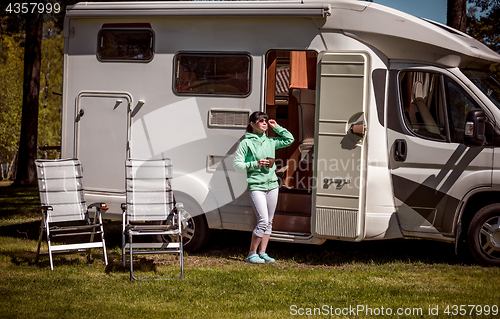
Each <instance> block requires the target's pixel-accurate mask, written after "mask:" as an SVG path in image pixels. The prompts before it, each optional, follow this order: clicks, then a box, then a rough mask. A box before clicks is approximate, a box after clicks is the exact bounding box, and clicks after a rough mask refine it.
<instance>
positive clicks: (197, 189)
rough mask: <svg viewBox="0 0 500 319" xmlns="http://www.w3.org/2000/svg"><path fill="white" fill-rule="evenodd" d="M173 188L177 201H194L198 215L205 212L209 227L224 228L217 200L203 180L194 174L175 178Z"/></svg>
mask: <svg viewBox="0 0 500 319" xmlns="http://www.w3.org/2000/svg"><path fill="white" fill-rule="evenodd" d="M173 188H174V196H175V198H176V201H178V202H181V203H182V202H183V200H184V201H186V202H191V201H193V202H194V203H195V204H196V209H197V212H198V214H196V215H201V214H204V215H205V219H206V221H207V224H208V227H209V228H217V229H221V228H222V220H221V217H220V212H219V209H218V206H217V201H216V199H215V197H214V196H213V194H212V192H211V191H210V189H209V188H208V187H206V186H205V185H204V184H203V183H202V182H200V181H199V180H197V179H196V178H194V177H192V176H183V177H182V178H177V179H175V180H174V183H173ZM194 203H192V204H194ZM193 217H195V216H193Z"/></svg>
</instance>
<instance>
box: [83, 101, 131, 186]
mask: <svg viewBox="0 0 500 319" xmlns="http://www.w3.org/2000/svg"><path fill="white" fill-rule="evenodd" d="M131 101H132V98H131V96H130V95H128V94H126V93H95V92H89V93H81V94H80V95H79V96H78V97H77V100H76V103H77V105H76V114H77V116H76V119H75V121H76V123H75V124H76V125H75V130H76V132H75V138H76V141H75V156H76V157H77V158H78V159H79V160H80V161H81V163H82V167H83V169H84V182H85V189H86V190H87V191H105V192H114V193H115V192H116V193H123V192H125V159H126V158H127V147H128V133H127V130H128V110H129V105H130V103H131Z"/></svg>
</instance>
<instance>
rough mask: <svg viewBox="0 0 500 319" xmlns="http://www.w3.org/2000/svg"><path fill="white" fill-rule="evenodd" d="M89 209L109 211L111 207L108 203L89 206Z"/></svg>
mask: <svg viewBox="0 0 500 319" xmlns="http://www.w3.org/2000/svg"><path fill="white" fill-rule="evenodd" d="M88 208H95V209H97V210H108V209H109V207H108V205H106V203H92V204H90V205H89V206H88Z"/></svg>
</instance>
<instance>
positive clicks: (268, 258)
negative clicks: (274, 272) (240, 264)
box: [260, 253, 276, 263]
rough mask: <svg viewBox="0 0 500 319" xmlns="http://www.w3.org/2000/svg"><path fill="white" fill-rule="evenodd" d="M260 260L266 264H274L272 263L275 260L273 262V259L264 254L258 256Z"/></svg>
mask: <svg viewBox="0 0 500 319" xmlns="http://www.w3.org/2000/svg"><path fill="white" fill-rule="evenodd" d="M260 258H262V259H264V261H265V262H266V263H274V262H276V260H274V258H271V257H269V255H268V254H266V253H263V254H262V255H260Z"/></svg>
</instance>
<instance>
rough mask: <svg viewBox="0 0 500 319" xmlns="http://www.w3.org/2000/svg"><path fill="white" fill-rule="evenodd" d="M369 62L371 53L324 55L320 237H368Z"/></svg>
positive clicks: (316, 229)
mask: <svg viewBox="0 0 500 319" xmlns="http://www.w3.org/2000/svg"><path fill="white" fill-rule="evenodd" d="M368 62H369V57H368V55H367V54H365V53H357V52H355V53H354V52H349V53H338V52H322V53H320V54H319V56H318V72H317V74H318V81H317V83H318V88H317V96H316V99H317V101H316V102H317V103H316V105H317V108H318V110H317V112H316V132H315V134H316V135H315V141H316V146H315V157H314V158H315V162H314V163H315V168H314V174H315V178H316V187H315V188H314V190H313V211H312V220H311V233H312V234H313V235H314V236H316V237H321V238H330V239H344V240H353V241H355V240H362V239H363V237H364V215H365V210H364V202H365V200H364V198H365V190H364V187H363V185H364V184H365V183H364V179H365V175H366V174H365V171H366V163H365V162H366V161H365V147H364V143H365V138H364V125H365V119H366V111H367V85H368V65H369V63H368ZM353 128H354V129H353Z"/></svg>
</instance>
